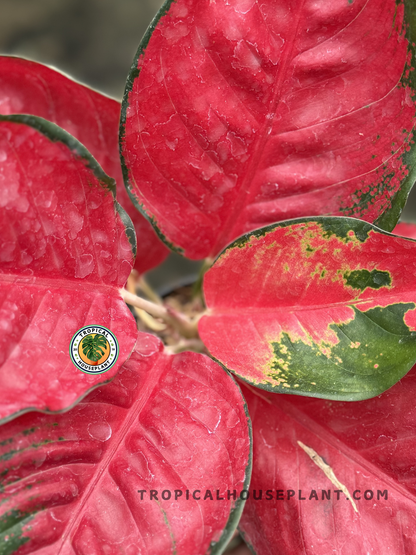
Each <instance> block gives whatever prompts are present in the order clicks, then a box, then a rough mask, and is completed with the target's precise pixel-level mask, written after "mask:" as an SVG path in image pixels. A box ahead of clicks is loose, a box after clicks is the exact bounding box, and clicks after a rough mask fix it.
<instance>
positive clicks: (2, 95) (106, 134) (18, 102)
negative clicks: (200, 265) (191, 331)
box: [0, 56, 169, 273]
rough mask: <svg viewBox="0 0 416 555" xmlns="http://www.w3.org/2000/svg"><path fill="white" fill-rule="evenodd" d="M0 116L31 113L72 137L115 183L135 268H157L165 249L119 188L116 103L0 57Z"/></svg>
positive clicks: (46, 70)
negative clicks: (133, 238)
mask: <svg viewBox="0 0 416 555" xmlns="http://www.w3.org/2000/svg"><path fill="white" fill-rule="evenodd" d="M0 114H4V115H9V114H32V115H34V116H40V117H42V118H45V119H47V120H49V121H52V122H53V123H56V124H57V125H59V126H60V127H62V129H65V131H68V133H71V135H73V136H74V137H75V138H77V139H78V140H79V141H80V142H81V143H82V144H83V145H85V147H86V148H87V149H88V150H89V151H90V153H91V154H92V155H93V156H94V158H95V159H96V160H97V162H98V163H99V164H100V165H101V167H102V168H103V170H104V171H105V172H106V173H107V174H108V175H110V176H111V177H112V178H113V179H115V180H116V183H117V200H118V202H119V203H120V204H121V206H122V207H123V208H124V209H125V210H126V212H127V214H128V215H129V216H130V219H131V220H132V222H133V224H134V227H135V230H136V233H137V236H138V237H139V241H138V242H137V257H136V262H135V266H134V267H135V268H136V270H138V271H139V272H140V273H142V272H146V271H148V270H150V269H151V268H153V267H154V266H157V265H158V264H160V263H161V262H162V261H163V260H164V259H165V258H166V256H167V255H168V252H169V251H168V249H167V248H166V247H165V246H164V245H163V243H162V242H161V241H159V240H158V239H157V237H156V235H155V233H154V231H153V230H152V228H151V226H150V225H149V224H148V223H147V221H146V220H145V218H143V217H142V216H141V215H140V213H139V212H138V211H137V210H135V209H134V207H133V206H132V203H131V202H130V200H129V197H128V195H127V192H126V188H125V187H124V185H123V176H122V172H121V166H120V160H119V153H118V123H119V119H120V104H119V103H118V102H116V101H115V100H113V99H112V98H108V97H106V96H104V95H102V94H99V93H97V92H95V91H93V90H91V89H89V88H88V87H85V86H83V85H81V84H80V83H76V82H75V81H72V79H69V78H68V77H66V76H65V75H62V74H61V73H58V72H57V71H55V70H52V69H50V68H48V67H46V66H44V65H42V64H38V63H35V62H30V61H29V60H22V59H20V58H14V57H11V56H0Z"/></svg>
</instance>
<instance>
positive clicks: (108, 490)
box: [0, 334, 251, 555]
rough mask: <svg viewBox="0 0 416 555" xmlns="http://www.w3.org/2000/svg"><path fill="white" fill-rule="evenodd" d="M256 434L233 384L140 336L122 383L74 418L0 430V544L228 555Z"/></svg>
mask: <svg viewBox="0 0 416 555" xmlns="http://www.w3.org/2000/svg"><path fill="white" fill-rule="evenodd" d="M249 433H250V432H249V421H248V416H247V413H246V409H245V403H244V400H243V397H242V395H241V392H240V390H239V388H238V386H237V385H236V384H235V383H234V382H233V380H232V379H231V378H230V377H229V376H228V375H227V374H226V372H224V371H223V370H222V369H221V368H220V367H219V366H218V365H217V364H216V363H215V362H213V361H212V360H210V359H209V358H208V357H206V356H205V355H200V354H196V353H183V354H181V355H175V356H171V355H166V354H164V352H163V346H162V344H161V342H160V341H159V340H158V339H157V338H156V337H154V336H151V335H143V334H142V335H141V336H140V338H139V342H138V346H137V347H136V350H135V351H134V353H133V355H132V356H131V358H130V360H129V361H128V362H127V363H126V364H125V365H124V367H123V368H122V369H121V370H120V373H119V374H118V376H117V377H116V378H115V379H114V380H113V382H112V383H111V384H109V385H106V386H105V387H103V388H101V389H99V390H96V391H94V392H92V393H91V394H90V395H89V396H88V397H87V399H85V401H82V402H81V403H79V404H78V405H77V406H76V407H75V408H74V409H72V410H71V411H69V412H67V413H65V414H63V415H58V416H51V415H33V414H32V415H24V416H22V417H20V418H19V419H16V420H14V421H13V422H11V423H8V424H6V425H4V426H2V427H1V428H0V446H1V447H0V453H1V455H0V476H2V481H3V488H4V489H3V493H2V494H1V498H0V504H1V510H2V513H3V516H2V518H1V519H0V538H1V539H0V541H3V542H6V540H7V541H8V542H9V544H6V543H3V544H2V545H10V544H11V545H12V546H13V547H12V548H11V549H10V550H9V551H7V553H8V554H11V553H15V552H16V551H17V552H18V553H19V555H23V554H25V553H35V552H36V553H42V555H49V554H50V555H56V554H58V553H59V554H60V555H95V554H98V553H108V554H109V555H116V554H120V555H121V554H123V555H136V554H138V553H142V554H149V555H167V554H169V553H172V554H173V553H176V554H177V555H199V554H201V555H202V554H204V553H221V552H222V549H223V547H224V545H225V544H226V543H227V541H228V539H229V538H230V537H231V535H232V533H233V530H234V529H235V527H236V525H237V522H238V520H239V517H240V513H241V511H242V508H243V504H244V503H243V501H241V500H237V501H234V500H233V498H232V496H231V495H230V497H231V499H230V500H227V490H230V491H231V492H233V490H236V493H237V494H239V493H240V491H241V490H242V489H247V487H248V482H249V479H250V473H251V454H250V438H249ZM140 490H145V492H143V493H139V491H140ZM150 490H156V491H157V492H158V497H157V499H154V498H153V500H150ZM187 490H189V492H190V493H189V499H187V493H186V491H187ZM196 490H200V492H201V500H199V501H198V500H196V499H195V498H197V497H199V496H200V494H199V493H196ZM206 490H210V492H211V493H212V497H213V499H212V500H211V499H210V498H209V495H208V496H207V499H206V500H205V501H204V500H203V497H204V496H205V495H206ZM217 490H218V494H217ZM164 491H166V492H167V491H170V492H172V493H171V498H170V499H166V498H167V497H169V494H168V493H164V494H163V496H164V497H165V499H163V497H162V492H164ZM175 491H180V492H182V495H179V493H178V494H175ZM194 492H195V498H194V495H193V494H194ZM217 496H218V497H222V498H224V499H223V500H217ZM141 497H143V499H142V498H141ZM175 497H176V499H175Z"/></svg>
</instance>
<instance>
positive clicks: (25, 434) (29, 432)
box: [22, 428, 36, 436]
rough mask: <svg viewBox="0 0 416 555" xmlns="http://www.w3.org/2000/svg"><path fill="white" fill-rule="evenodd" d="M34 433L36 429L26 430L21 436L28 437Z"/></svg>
mask: <svg viewBox="0 0 416 555" xmlns="http://www.w3.org/2000/svg"><path fill="white" fill-rule="evenodd" d="M35 431H36V428H29V429H28V430H23V432H22V434H23V435H24V436H28V435H29V434H33V433H34V432H35Z"/></svg>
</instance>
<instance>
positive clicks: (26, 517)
mask: <svg viewBox="0 0 416 555" xmlns="http://www.w3.org/2000/svg"><path fill="white" fill-rule="evenodd" d="M32 518H33V513H24V512H22V511H19V510H17V509H13V510H11V511H8V512H7V513H5V514H4V515H2V516H1V517H0V555H11V554H12V553H15V552H16V551H17V550H18V549H19V548H20V547H21V546H22V545H24V544H25V543H27V542H28V541H29V540H30V538H29V537H27V536H24V535H23V533H24V532H23V526H25V525H26V524H27V523H28V522H29V521H30V520H32Z"/></svg>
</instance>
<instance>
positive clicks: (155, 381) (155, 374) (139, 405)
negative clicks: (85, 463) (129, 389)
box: [57, 355, 170, 555]
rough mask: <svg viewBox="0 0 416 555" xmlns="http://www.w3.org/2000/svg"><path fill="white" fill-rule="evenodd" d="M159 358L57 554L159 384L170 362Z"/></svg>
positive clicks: (89, 486)
mask: <svg viewBox="0 0 416 555" xmlns="http://www.w3.org/2000/svg"><path fill="white" fill-rule="evenodd" d="M158 358H159V360H158V361H157V362H156V364H155V366H158V368H157V367H156V368H155V366H153V368H152V371H149V372H148V375H147V379H146V381H145V384H144V386H143V388H142V389H141V395H140V397H139V398H138V399H136V400H135V402H134V403H133V405H132V406H131V407H130V408H129V409H127V411H128V414H127V416H126V418H125V419H124V422H123V423H122V425H121V427H120V428H119V430H118V432H117V433H116V437H115V439H114V443H113V445H112V446H111V447H110V448H109V449H108V451H107V453H106V454H105V456H104V458H103V460H102V461H101V463H98V464H97V469H96V471H95V473H94V477H93V478H92V480H90V482H89V484H88V486H87V487H86V489H85V491H84V493H83V494H82V496H81V499H80V501H79V505H78V507H77V508H76V510H75V511H74V513H73V518H72V519H71V520H70V521H69V523H68V525H67V527H66V530H65V532H64V534H63V535H62V539H61V545H60V547H59V550H58V552H57V555H61V553H62V550H63V548H64V546H65V543H66V541H67V540H68V539H69V536H70V534H71V532H72V530H73V529H74V527H75V526H76V525H77V523H78V521H79V519H80V518H81V516H82V514H83V508H84V506H85V504H86V503H87V501H88V499H89V497H90V496H91V494H92V493H93V492H94V490H95V488H96V487H97V485H98V483H99V482H100V480H101V479H102V477H103V476H104V475H105V473H106V470H107V468H108V466H109V464H110V463H111V461H112V459H113V457H114V455H115V453H116V452H117V451H118V449H119V447H120V444H121V443H122V441H123V440H124V439H125V437H126V434H127V432H128V431H129V430H130V429H131V427H132V424H133V422H134V420H136V419H137V418H138V417H139V415H140V413H141V411H142V409H143V408H144V407H145V406H146V404H147V402H148V400H149V398H150V396H151V395H152V393H153V391H154V390H155V389H156V387H157V386H158V385H159V381H160V378H161V376H162V374H163V372H164V371H165V370H166V369H167V366H168V364H170V362H169V360H164V358H165V357H163V355H162V356H161V355H159V357H158ZM155 370H156V371H155Z"/></svg>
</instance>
